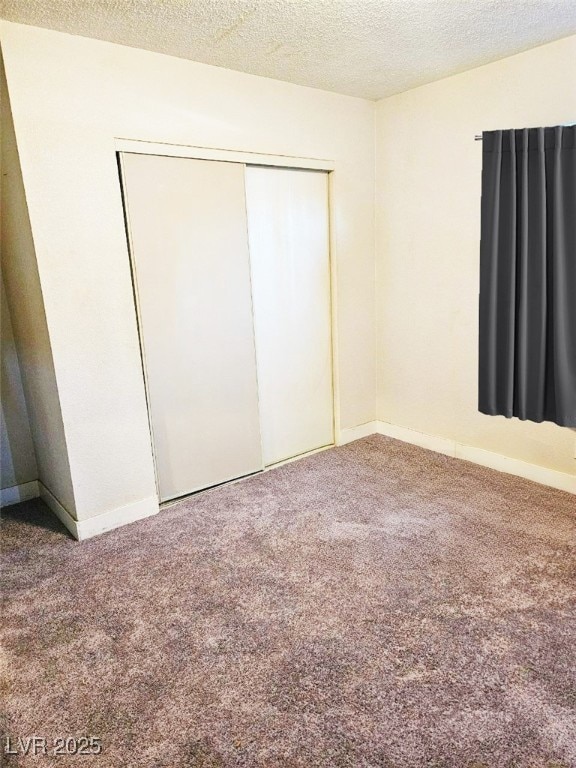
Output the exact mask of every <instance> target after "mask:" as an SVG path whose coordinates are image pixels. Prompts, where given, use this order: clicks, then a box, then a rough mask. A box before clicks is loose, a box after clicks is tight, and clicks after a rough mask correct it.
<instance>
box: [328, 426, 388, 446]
mask: <svg viewBox="0 0 576 768" xmlns="http://www.w3.org/2000/svg"><path fill="white" fill-rule="evenodd" d="M379 423H380V422H378V421H367V422H366V423H365V424H359V425H358V426H357V427H349V428H348V429H342V430H340V434H339V435H338V439H337V441H336V445H346V443H352V442H353V441H354V440H360V438H361V437H368V435H375V434H377V433H378V425H379Z"/></svg>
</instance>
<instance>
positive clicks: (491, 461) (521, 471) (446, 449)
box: [338, 421, 576, 494]
mask: <svg viewBox="0 0 576 768" xmlns="http://www.w3.org/2000/svg"><path fill="white" fill-rule="evenodd" d="M373 434H379V435H386V436H387V437H393V438H395V439H396V440H402V441H403V442H405V443H412V444H413V445H419V446H420V447H421V448H427V449H428V450H430V451H436V453H444V454H446V455H447V456H453V457H454V458H456V459H464V460H465V461H471V462H473V463H474V464H481V465H482V466H483V467H490V468H491V469H496V470H497V471H498V472H506V473H507V474H509V475H517V476H518V477H524V478H526V479H527V480H532V481H533V482H535V483H540V484H541V485H549V486H550V487H551V488H557V489H558V490H560V491H567V492H568V493H574V494H576V475H570V474H568V473H567V472H559V471H558V470H555V469H548V468H547V467H541V466H539V465H538V464H530V463H529V462H527V461H521V460H520V459H512V458H510V457H509V456H503V455H502V454H500V453H494V452H493V451H487V450H485V449H483V448H475V447H474V446H472V445H464V443H459V442H457V441H456V440H451V439H449V438H446V437H440V436H439V435H428V434H426V433H424V432H418V431H417V430H415V429H409V428H408V427H400V426H398V425H397V424H389V423H388V422H386V421H369V422H368V423H367V424H360V425H359V426H358V427H352V428H351V429H344V430H342V432H341V433H340V439H339V441H338V445H345V444H346V443H349V442H352V441H353V440H358V439H360V438H361V437H367V436H368V435H373Z"/></svg>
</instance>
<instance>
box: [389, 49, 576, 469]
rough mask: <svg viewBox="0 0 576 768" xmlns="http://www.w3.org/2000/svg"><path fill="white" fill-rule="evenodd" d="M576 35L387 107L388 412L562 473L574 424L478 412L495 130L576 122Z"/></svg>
mask: <svg viewBox="0 0 576 768" xmlns="http://www.w3.org/2000/svg"><path fill="white" fill-rule="evenodd" d="M575 80H576V37H570V38H566V39H564V40H560V41H558V42H555V43H551V44H549V45H545V46H543V47H541V48H535V49H533V50H531V51H528V52H526V53H522V54H520V55H518V56H513V57H511V58H508V59H504V60H502V61H498V62H495V63H494V64H489V65H487V66H485V67H480V68H478V69H475V70H472V71H469V72H466V73H464V74H461V75H456V76H455V77H451V78H447V79H445V80H441V81H439V82H436V83H432V84H430V85H425V86H423V87H421V88H416V89H414V90H412V91H407V92H406V93H403V94H400V95H398V96H393V97H391V98H388V99H385V100H382V101H380V102H378V104H377V128H376V144H377V150H376V154H377V162H376V178H377V189H376V238H377V240H376V242H377V306H378V310H377V336H378V418H379V419H381V420H383V421H386V422H391V423H393V424H397V425H401V426H404V427H409V428H411V429H414V430H418V431H420V432H424V433H429V434H433V435H440V436H442V437H446V438H450V439H452V440H455V441H457V442H460V443H464V444H466V445H471V446H475V447H479V448H483V449H486V450H489V451H493V452H496V453H500V454H503V455H505V456H509V457H512V458H516V459H520V460H523V461H526V462H530V463H533V464H538V465H541V466H543V467H547V468H551V469H556V470H559V471H561V472H567V473H573V472H574V471H575V462H574V451H575V435H574V432H573V431H571V430H569V429H565V428H561V427H558V426H556V425H553V424H548V423H544V424H532V423H530V422H520V421H519V420H517V419H513V420H507V419H505V418H503V417H493V416H484V415H481V414H479V413H478V412H477V367H476V365H477V339H478V323H477V313H478V251H479V237H480V234H479V233H480V173H481V163H482V145H481V144H480V143H478V142H475V141H474V135H475V134H477V133H480V132H481V131H483V130H493V129H497V128H522V127H530V126H545V125H556V124H559V123H573V122H575V121H576V87H575V85H574V83H575Z"/></svg>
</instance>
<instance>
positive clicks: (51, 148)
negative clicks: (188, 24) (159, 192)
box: [0, 22, 376, 520]
mask: <svg viewBox="0 0 576 768" xmlns="http://www.w3.org/2000/svg"><path fill="white" fill-rule="evenodd" d="M0 34H1V38H2V47H3V53H4V61H5V66H6V72H7V79H8V86H9V91H10V97H11V103H12V111H13V116H14V123H15V127H16V133H17V136H18V149H19V154H20V161H21V165H22V174H23V178H24V183H25V187H26V195H27V200H28V209H29V213H30V221H31V225H32V232H33V235H34V243H35V247H36V255H37V260H38V271H39V275H40V282H41V285H42V293H43V298H44V306H45V311H46V317H47V322H48V327H49V331H50V341H51V344H52V352H53V356H54V365H55V369H56V374H57V379H58V390H59V395H60V403H61V408H62V418H63V423H64V429H65V434H66V441H67V444H68V450H69V456H70V467H71V473H72V480H73V485H74V495H75V501H76V510H77V519H79V520H84V519H87V518H89V517H92V516H94V515H97V514H99V513H103V512H107V511H110V510H113V509H115V508H118V507H121V506H123V505H128V504H131V503H135V502H138V501H140V500H143V499H146V498H150V497H152V496H155V493H156V492H155V486H154V474H153V467H152V455H151V447H150V439H149V433H148V424H147V413H146V404H145V398H144V390H143V382H142V371H141V364H140V355H139V349H138V336H137V329H136V321H135V313H134V305H133V297H132V288H131V282H130V274H129V262H128V253H127V247H126V240H125V234H124V224H123V218H122V206H121V198H120V187H119V183H118V173H117V167H116V159H115V154H114V148H115V144H114V137H121V138H130V139H143V140H150V141H156V142H169V143H173V144H186V145H197V146H207V147H218V148H224V149H236V150H244V151H251V152H257V153H272V154H283V155H293V156H299V157H316V158H328V159H331V160H333V161H334V163H335V173H334V183H333V192H334V194H333V224H334V226H333V239H334V252H333V257H334V259H335V262H336V268H337V286H336V287H337V324H338V360H337V373H338V379H339V392H340V413H339V416H340V422H341V426H342V427H344V428H345V427H352V426H355V425H357V424H361V423H363V422H367V421H370V420H372V419H374V418H375V411H376V372H375V286H374V221H373V213H374V206H373V202H374V198H373V192H374V104H373V103H371V102H367V101H364V100H362V99H355V98H351V97H347V96H338V95H336V94H333V93H326V92H322V91H318V90H313V89H309V88H303V87H300V86H295V85H290V84H287V83H281V82H277V81H274V80H269V79H266V78H260V77H255V76H252V75H246V74H242V73H238V72H232V71H228V70H224V69H219V68H216V67H210V66H206V65H202V64H196V63H193V62H190V61H186V60H182V59H176V58H171V57H168V56H163V55H160V54H155V53H150V52H146V51H141V50H136V49H132V48H126V47H122V46H118V45H113V44H110V43H105V42H100V41H95V40H88V39H85V38H81V37H73V36H68V35H64V34H61V33H57V32H52V31H48V30H44V29H37V28H34V27H28V26H22V25H17V24H10V23H8V22H1V23H0ZM60 501H61V503H63V504H64V506H67V505H66V504H65V503H64V500H63V499H62V498H60ZM68 511H71V510H70V509H69V510H68Z"/></svg>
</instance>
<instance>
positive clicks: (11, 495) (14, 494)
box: [0, 480, 40, 507]
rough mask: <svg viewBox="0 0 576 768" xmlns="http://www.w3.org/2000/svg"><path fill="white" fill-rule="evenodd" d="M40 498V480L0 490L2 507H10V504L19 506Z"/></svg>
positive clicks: (0, 504)
mask: <svg viewBox="0 0 576 768" xmlns="http://www.w3.org/2000/svg"><path fill="white" fill-rule="evenodd" d="M38 496H40V489H39V488H38V480H30V482H28V483H20V485H12V486H11V487H10V488H2V490H0V507H9V506H10V504H19V503H20V502H21V501H28V500H29V499H37V498H38Z"/></svg>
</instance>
